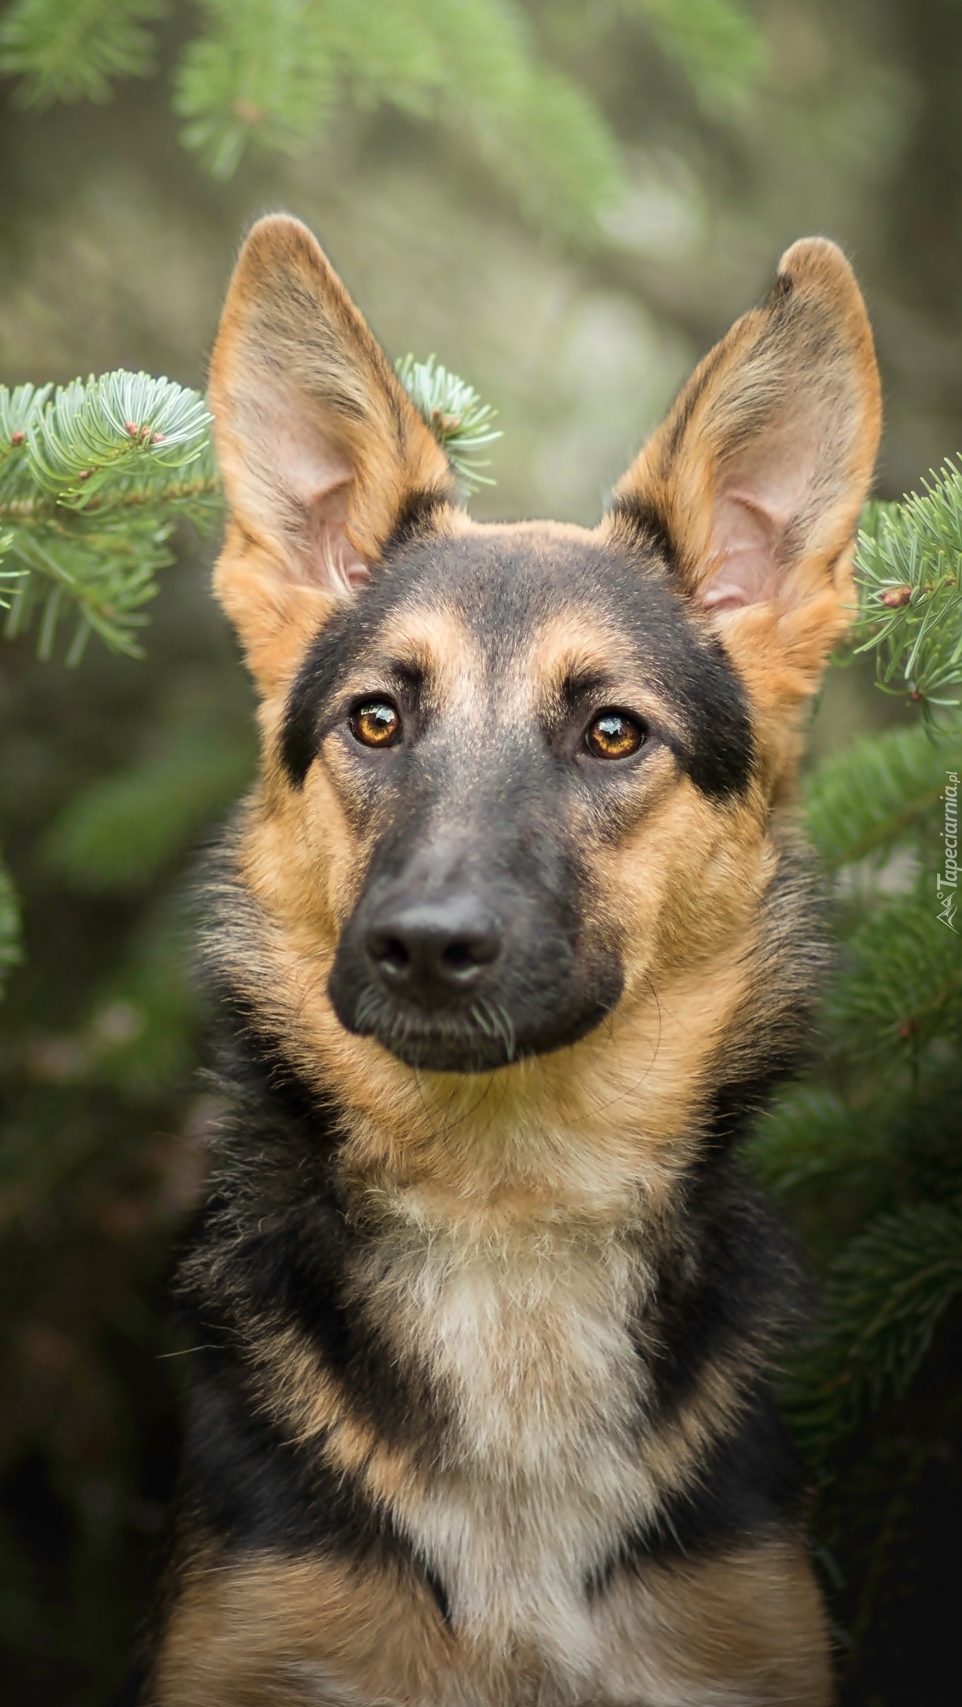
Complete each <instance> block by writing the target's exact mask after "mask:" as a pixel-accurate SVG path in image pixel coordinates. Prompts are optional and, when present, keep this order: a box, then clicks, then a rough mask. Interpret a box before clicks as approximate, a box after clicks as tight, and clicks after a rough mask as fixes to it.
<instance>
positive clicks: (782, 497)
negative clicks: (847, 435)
mask: <svg viewBox="0 0 962 1707" xmlns="http://www.w3.org/2000/svg"><path fill="white" fill-rule="evenodd" d="M816 464H817V440H816V437H815V434H814V432H813V431H812V429H811V427H810V428H809V430H808V432H806V431H805V430H804V429H803V430H802V431H801V432H800V431H799V429H798V427H797V426H795V427H794V429H793V428H792V427H791V426H785V427H782V428H780V429H778V428H775V429H773V430H772V431H771V432H770V433H769V434H768V435H766V443H765V445H764V447H763V448H760V450H759V451H756V453H755V455H754V456H752V457H750V458H748V459H743V461H742V463H741V465H740V466H739V467H738V468H737V469H735V470H731V471H729V473H728V475H727V478H726V477H724V476H723V478H722V482H721V484H720V487H719V489H718V491H717V493H716V495H715V501H714V505H713V507H712V522H711V556H710V567H709V570H708V574H707V576H706V577H705V580H704V581H703V582H702V586H701V591H700V597H701V602H702V604H703V605H704V606H705V608H706V609H707V610H711V611H716V612H717V611H726V610H739V609H741V608H742V607H743V606H745V605H755V604H761V603H764V602H766V601H768V600H771V599H774V598H776V597H777V596H778V590H779V584H780V581H781V579H782V576H783V574H784V572H785V569H786V568H787V562H786V558H787V556H788V549H787V548H788V546H789V540H790V538H791V536H792V535H794V534H795V533H796V529H797V525H798V523H800V522H802V521H804V519H805V516H806V511H807V510H808V508H809V505H810V502H811V497H812V488H813V485H814V481H815V469H816Z"/></svg>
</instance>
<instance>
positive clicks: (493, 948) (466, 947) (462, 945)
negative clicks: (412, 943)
mask: <svg viewBox="0 0 962 1707" xmlns="http://www.w3.org/2000/svg"><path fill="white" fill-rule="evenodd" d="M497 952H498V945H497V942H496V941H495V939H494V938H493V937H489V936H463V937H454V938H453V939H452V940H451V941H450V942H448V943H445V946H444V948H443V950H442V952H441V960H442V962H443V964H444V967H445V970H446V971H448V972H452V973H454V974H455V976H457V975H458V974H462V975H463V974H464V973H466V972H473V971H475V969H476V968H477V967H479V966H486V965H487V964H488V962H489V961H491V960H493V959H494V957H495V955H496V954H497Z"/></svg>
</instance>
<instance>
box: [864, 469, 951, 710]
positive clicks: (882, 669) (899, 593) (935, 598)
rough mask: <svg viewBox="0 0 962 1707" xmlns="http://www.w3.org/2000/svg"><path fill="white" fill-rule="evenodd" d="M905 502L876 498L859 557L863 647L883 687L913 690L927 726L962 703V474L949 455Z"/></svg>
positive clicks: (866, 514)
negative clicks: (873, 658)
mask: <svg viewBox="0 0 962 1707" xmlns="http://www.w3.org/2000/svg"><path fill="white" fill-rule="evenodd" d="M923 487H924V490H923V492H921V493H917V492H913V493H911V494H910V495H909V496H908V497H906V498H904V499H903V500H902V502H901V503H900V504H881V503H876V504H870V505H868V506H867V507H866V510H865V512H864V514H863V518H862V529H861V531H860V533H859V538H858V549H857V552H856V558H855V581H856V585H857V587H858V590H859V622H858V626H857V628H856V631H855V635H854V638H855V641H856V646H855V650H856V652H868V651H874V652H875V654H876V670H877V680H878V685H879V687H880V688H882V690H883V691H884V692H886V693H901V694H908V695H909V697H910V698H911V699H912V700H913V701H915V703H916V704H918V705H919V707H920V709H921V712H922V717H923V720H924V722H925V723H926V725H927V726H929V727H932V726H933V724H934V722H935V718H936V715H937V711H938V710H939V709H941V710H944V709H945V708H953V709H958V708H959V707H960V706H962V473H960V471H959V470H958V469H957V468H956V467H955V465H954V463H952V462H951V461H947V462H946V463H945V465H944V467H943V469H942V471H941V473H940V474H939V475H936V474H934V473H933V474H932V476H931V479H930V480H926V481H923Z"/></svg>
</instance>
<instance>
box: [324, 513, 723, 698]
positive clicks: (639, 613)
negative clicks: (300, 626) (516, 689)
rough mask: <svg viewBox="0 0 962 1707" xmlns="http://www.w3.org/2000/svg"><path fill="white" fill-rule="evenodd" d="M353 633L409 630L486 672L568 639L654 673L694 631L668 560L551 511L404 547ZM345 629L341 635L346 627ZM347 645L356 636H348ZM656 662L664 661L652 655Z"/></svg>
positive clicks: (395, 638)
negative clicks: (620, 545)
mask: <svg viewBox="0 0 962 1707" xmlns="http://www.w3.org/2000/svg"><path fill="white" fill-rule="evenodd" d="M365 600H366V601H367V610H366V611H364V612H363V613H362V612H361V610H360V609H359V610H358V617H359V619H361V620H360V622H359V634H358V638H359V639H361V633H360V630H363V631H365V639H366V642H367V645H369V646H371V648H372V650H381V649H383V650H384V651H385V652H392V651H396V650H397V648H398V645H399V642H401V641H402V640H403V638H404V637H406V636H411V638H412V639H413V638H414V637H415V636H418V637H419V638H421V639H423V643H424V648H425V651H426V653H428V654H430V653H431V652H432V651H434V652H436V653H437V654H438V655H439V656H442V655H443V654H444V652H445V651H446V650H450V649H451V648H455V649H456V648H458V647H459V646H461V647H463V648H464V649H465V651H471V652H474V653H476V654H477V655H478V656H479V657H481V658H483V659H484V661H485V663H486V665H487V667H488V670H489V671H490V672H491V673H492V674H493V675H494V676H495V677H497V676H500V675H502V674H503V673H504V672H505V671H506V670H509V669H511V668H512V667H515V668H517V667H521V668H523V669H525V670H527V671H528V672H535V673H540V672H541V671H544V670H548V669H550V668H551V667H553V666H554V667H562V668H563V659H564V654H565V651H566V648H567V647H568V646H570V648H571V649H572V652H573V653H587V652H589V651H592V652H593V653H594V655H595V660H596V663H597V665H598V667H599V668H601V667H603V665H604V663H605V661H608V662H609V663H610V664H611V665H612V666H614V667H617V668H624V667H625V665H626V664H627V663H628V662H629V660H633V661H635V662H637V663H639V664H641V665H643V666H647V667H648V668H649V669H651V668H654V669H655V673H656V675H657V676H658V677H663V676H664V675H665V668H664V666H667V665H670V663H671V662H672V660H674V661H675V662H676V663H677V662H678V661H679V659H680V656H681V654H682V653H684V652H690V651H691V650H692V647H693V646H694V647H695V649H696V650H697V635H696V634H695V632H694V630H693V628H692V625H691V624H690V622H689V620H688V619H687V617H686V614H685V612H684V610H683V608H682V604H681V600H680V599H679V598H678V597H677V596H676V595H675V594H674V593H673V592H672V591H671V589H670V587H669V586H668V584H667V576H666V571H665V567H664V565H663V564H662V563H660V562H659V560H658V559H657V558H656V557H655V556H654V555H651V556H650V557H648V558H641V557H639V559H638V560H631V559H629V558H627V557H626V556H623V555H622V554H620V553H619V552H617V551H616V550H613V549H612V548H610V547H608V546H605V545H602V544H600V543H599V542H598V541H597V539H596V538H595V537H594V536H593V535H591V534H590V533H588V532H587V530H585V529H581V528H575V527H564V526H561V525H557V524H552V523H522V524H491V525H488V526H474V527H472V529H471V531H470V532H465V533H458V534H454V535H443V534H442V535H438V536H434V537H429V538H428V539H425V540H421V541H419V542H417V544H415V545H412V546H410V547H408V548H407V549H406V550H405V551H403V552H402V553H401V554H400V555H399V556H398V558H397V559H396V560H395V561H394V562H393V563H392V565H391V567H390V569H389V570H388V571H387V572H385V573H383V574H382V576H381V577H380V580H379V581H378V583H377V584H376V585H375V586H373V587H371V588H370V589H369V590H367V592H366V594H365ZM345 638H347V637H346V636H345ZM349 649H350V650H353V648H349ZM658 666H662V667H658Z"/></svg>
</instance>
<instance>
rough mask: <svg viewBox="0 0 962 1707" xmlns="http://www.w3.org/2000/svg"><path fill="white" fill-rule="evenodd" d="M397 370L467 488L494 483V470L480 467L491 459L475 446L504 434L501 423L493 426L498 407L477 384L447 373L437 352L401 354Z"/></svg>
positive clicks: (489, 442) (396, 365) (484, 466)
mask: <svg viewBox="0 0 962 1707" xmlns="http://www.w3.org/2000/svg"><path fill="white" fill-rule="evenodd" d="M395 371H396V373H397V376H398V378H399V380H400V381H401V384H402V385H403V386H404V389H405V391H406V392H407V393H408V396H409V397H410V398H411V401H412V402H413V403H414V405H415V407H416V408H417V409H419V410H420V412H421V414H422V416H423V417H424V420H425V421H426V422H427V425H428V426H429V427H430V428H431V431H432V433H433V434H434V436H435V438H436V439H437V441H438V444H439V445H440V446H441V449H442V450H443V451H444V453H445V455H446V456H447V459H448V461H449V462H450V464H451V467H452V468H453V469H454V472H455V473H456V474H457V476H458V479H459V481H460V484H461V487H462V489H463V491H464V492H465V493H469V492H474V491H476V490H477V488H478V487H479V486H493V485H494V484H495V482H494V480H493V479H492V478H491V476H490V475H487V474H483V473H482V472H481V471H482V469H485V468H490V466H491V459H490V457H479V456H477V455H476V452H477V451H479V450H483V449H484V448H485V446H486V445H491V444H494V442H495V440H496V439H499V438H500V437H501V429H500V428H499V427H494V426H492V422H493V420H494V418H495V416H496V415H497V413H498V411H497V410H496V409H493V408H492V407H491V405H490V403H482V401H481V399H480V397H479V396H478V394H477V392H476V391H475V389H474V387H473V386H471V385H468V384H467V383H466V381H465V380H463V379H459V378H458V376H457V374H456V373H449V372H448V369H447V368H446V367H442V365H441V363H440V362H438V361H436V360H435V358H434V356H433V355H431V356H428V359H427V361H426V362H418V361H415V359H414V357H413V356H411V355H407V356H402V357H401V358H400V359H399V360H398V361H397V362H396V363H395Z"/></svg>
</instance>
